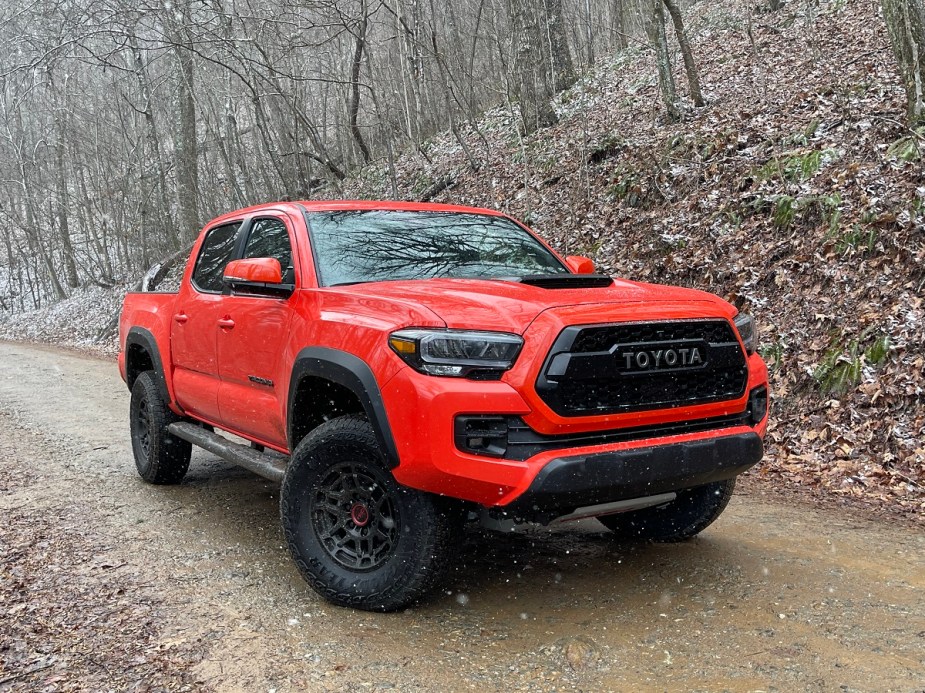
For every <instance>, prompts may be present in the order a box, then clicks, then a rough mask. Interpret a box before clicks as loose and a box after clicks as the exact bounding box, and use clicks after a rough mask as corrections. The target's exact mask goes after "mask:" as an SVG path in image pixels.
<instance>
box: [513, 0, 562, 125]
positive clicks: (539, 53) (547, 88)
mask: <svg viewBox="0 0 925 693" xmlns="http://www.w3.org/2000/svg"><path fill="white" fill-rule="evenodd" d="M537 4H538V3H536V2H534V1H533V0H509V4H508V10H509V13H510V19H511V28H512V30H513V31H512V33H513V40H514V65H513V68H514V75H513V86H514V91H515V95H516V97H517V98H518V99H519V101H520V119H521V123H520V126H521V131H522V132H523V134H525V135H527V134H530V133H531V132H534V131H535V130H538V129H539V128H543V127H547V126H549V125H552V124H554V123H555V122H556V121H557V117H556V112H555V110H554V109H553V107H552V97H553V94H554V93H555V88H554V87H555V85H554V84H553V82H552V75H551V74H550V70H549V66H548V64H547V61H546V60H545V59H544V58H545V55H546V51H544V50H543V46H544V40H543V31H542V28H541V17H540V15H541V13H542V10H541V8H540V7H537Z"/></svg>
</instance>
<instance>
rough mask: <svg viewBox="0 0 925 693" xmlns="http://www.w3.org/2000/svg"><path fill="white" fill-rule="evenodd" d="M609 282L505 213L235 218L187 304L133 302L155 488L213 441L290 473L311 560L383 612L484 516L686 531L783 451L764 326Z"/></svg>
mask: <svg viewBox="0 0 925 693" xmlns="http://www.w3.org/2000/svg"><path fill="white" fill-rule="evenodd" d="M594 272H595V270H594V266H593V264H592V262H591V261H590V260H589V259H587V258H583V257H577V256H569V257H564V258H563V257H561V256H560V255H559V254H557V253H556V252H555V251H553V250H552V249H551V248H550V247H549V246H548V245H547V244H546V243H545V242H544V241H543V240H542V239H540V238H539V237H537V236H536V235H535V234H534V233H533V232H532V231H531V230H530V229H528V228H527V227H526V226H524V225H523V224H521V223H520V222H518V221H516V220H514V219H512V218H511V217H509V216H507V215H505V214H502V213H499V212H495V211H491V210H486V209H476V208H468V207H459V206H449V205H433V204H415V203H389V202H343V201H340V202H303V203H289V202H287V203H278V204H268V205H261V206H257V207H250V208H247V209H243V210H240V211H236V212H232V213H230V214H226V215H224V216H221V217H219V218H217V219H215V220H213V221H212V222H210V223H209V224H208V225H206V227H205V228H204V230H203V231H202V233H201V235H200V236H199V238H198V240H197V242H196V243H195V245H194V246H193V250H192V253H191V255H190V258H189V261H188V262H187V265H186V268H185V271H184V274H183V278H182V282H181V284H180V287H179V290H178V292H176V293H156V292H139V293H130V294H128V295H127V296H126V298H125V303H124V306H123V311H122V316H121V322H120V343H121V350H120V354H119V369H120V372H121V375H122V377H123V379H124V380H125V382H126V383H127V385H128V387H129V388H130V390H131V404H130V431H131V440H132V449H133V452H134V457H135V463H136V466H137V469H138V473H139V474H140V476H141V477H142V478H143V479H144V480H145V481H148V482H151V483H154V484H172V483H177V482H179V481H180V480H181V479H182V478H183V476H184V474H185V473H186V471H187V468H188V467H189V463H190V454H191V448H192V445H197V446H199V447H202V448H205V449H206V450H208V451H211V452H212V453H214V454H216V455H219V456H220V457H222V458H225V459H227V460H230V461H231V462H234V463H236V464H239V465H241V466H244V467H245V468H247V469H250V470H252V471H254V472H256V473H258V474H261V475H262V476H264V477H266V478H268V479H272V480H274V481H278V482H281V491H280V512H281V519H282V528H283V533H284V535H285V538H286V542H287V543H288V547H289V550H290V552H291V554H292V557H293V559H294V561H295V563H296V565H297V566H298V569H299V570H300V572H301V573H302V575H303V577H304V578H305V579H306V580H307V581H308V583H309V584H310V585H311V586H312V587H313V588H315V589H316V590H317V591H318V592H319V593H320V594H321V595H322V596H324V597H325V598H326V599H328V600H330V601H331V602H333V603H335V604H339V605H344V606H352V607H356V608H360V609H369V610H380V611H385V610H394V609H399V608H402V607H404V606H407V605H408V604H410V603H412V602H414V601H415V600H418V599H420V598H421V597H422V596H424V595H425V594H426V593H428V592H429V591H431V590H433V589H434V588H435V586H436V585H438V584H439V581H440V579H441V576H442V574H443V573H444V571H445V568H446V567H447V565H448V564H449V563H450V559H451V554H452V553H453V552H454V551H455V550H456V548H455V544H454V543H455V542H456V541H457V538H458V536H459V534H458V533H459V531H460V528H461V527H462V525H463V524H464V523H465V522H466V521H467V520H472V519H476V518H480V519H481V520H482V521H483V522H484V523H487V524H488V525H490V526H505V527H507V526H512V525H516V524H518V523H541V524H549V523H553V522H555V523H559V522H567V521H570V520H576V519H580V518H587V517H596V518H597V519H598V520H600V522H601V523H602V524H603V525H604V527H606V528H608V529H609V530H612V531H613V532H614V534H615V535H616V536H617V537H619V538H621V539H625V540H643V541H681V540H684V539H688V538H690V537H692V536H694V535H696V534H698V533H699V532H701V531H702V530H703V529H704V528H706V527H707V526H708V525H709V524H710V523H711V522H713V521H714V520H715V519H716V518H717V517H718V516H719V515H720V513H721V512H722V511H723V509H724V508H725V506H726V504H727V502H728V501H729V498H730V496H731V494H732V490H733V486H734V484H735V478H736V476H737V475H739V474H741V473H742V472H744V471H745V470H746V469H748V468H749V467H751V466H752V465H754V464H755V463H757V462H758V461H759V460H760V459H761V456H762V452H763V445H762V441H763V438H764V434H765V430H766V426H767V412H768V380H767V369H766V367H765V365H764V363H763V362H762V360H761V358H760V357H759V356H758V354H756V352H755V341H756V330H755V324H754V322H753V321H752V319H751V318H750V317H749V316H747V315H744V314H741V313H738V312H737V311H736V309H735V308H734V307H733V306H731V305H730V304H728V303H726V302H725V301H723V300H721V299H719V298H717V297H716V296H713V295H711V294H709V293H705V292H702V291H695V290H691V289H682V288H672V287H666V286H658V285H653V284H643V283H639V282H633V281H626V280H623V279H612V278H611V277H608V276H603V275H600V274H595V273H594ZM227 434H232V436H233V437H230V436H229V435H227ZM242 439H243V442H242Z"/></svg>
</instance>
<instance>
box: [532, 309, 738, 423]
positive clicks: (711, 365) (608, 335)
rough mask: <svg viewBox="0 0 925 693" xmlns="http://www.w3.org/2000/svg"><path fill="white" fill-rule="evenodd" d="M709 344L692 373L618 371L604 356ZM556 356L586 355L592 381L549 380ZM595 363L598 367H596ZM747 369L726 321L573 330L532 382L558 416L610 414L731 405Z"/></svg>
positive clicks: (559, 342) (563, 337) (563, 336)
mask: <svg viewBox="0 0 925 693" xmlns="http://www.w3.org/2000/svg"><path fill="white" fill-rule="evenodd" d="M691 339H697V340H703V341H706V342H707V343H708V344H709V358H708V360H707V363H706V364H705V366H704V367H703V368H701V369H696V370H658V371H656V370H653V371H646V372H642V373H633V374H629V373H620V372H619V371H617V369H616V367H615V364H614V360H613V356H611V355H610V353H609V350H610V349H611V348H612V347H613V346H614V345H615V344H636V345H638V344H645V343H654V344H664V343H666V342H672V341H675V340H677V341H680V340H691ZM559 353H570V354H590V355H591V358H592V359H594V363H595V366H596V367H595V369H594V370H595V376H594V377H593V378H570V377H569V376H568V374H566V375H558V376H549V377H548V378H547V370H548V367H549V365H550V363H551V361H552V357H553V356H554V355H556V354H559ZM598 363H599V367H597V364H598ZM747 380H748V368H747V365H746V362H745V357H744V354H743V353H742V349H741V347H740V346H739V343H738V341H737V339H736V336H735V333H734V332H733V328H732V326H731V325H730V324H729V323H728V322H726V321H725V320H695V321H685V322H657V323H624V324H619V325H595V326H590V327H572V328H567V329H566V330H564V331H563V332H562V334H561V335H560V336H559V338H558V339H557V340H556V344H555V345H554V346H553V349H552V350H551V351H550V357H549V359H548V360H547V363H546V366H545V367H544V369H543V372H542V374H541V375H540V378H539V379H538V381H537V392H538V393H539V394H540V396H541V397H542V398H543V400H544V401H545V402H546V403H547V404H548V405H549V406H550V407H551V408H552V409H553V411H555V412H556V413H558V414H560V415H562V416H581V415H591V414H611V413H618V412H625V411H641V410H646V409H660V408H666V407H680V406H686V405H691V404H705V403H708V402H718V401H722V400H727V399H736V398H738V397H741V396H742V395H743V394H744V393H745V386H746V383H747Z"/></svg>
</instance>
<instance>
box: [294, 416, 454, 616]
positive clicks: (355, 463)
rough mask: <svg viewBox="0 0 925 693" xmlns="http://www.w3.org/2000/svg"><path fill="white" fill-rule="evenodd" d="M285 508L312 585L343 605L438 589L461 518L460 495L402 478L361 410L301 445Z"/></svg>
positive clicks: (393, 603)
mask: <svg viewBox="0 0 925 693" xmlns="http://www.w3.org/2000/svg"><path fill="white" fill-rule="evenodd" d="M280 515H281V519H282V525H283V533H284V534H285V536H286V542H287V543H288V545H289V551H290V553H291V554H292V558H293V559H294V561H295V563H296V565H297V566H298V568H299V572H301V574H302V577H304V578H305V580H306V581H307V582H308V584H309V585H311V586H312V587H313V588H314V589H315V591H317V592H318V593H319V594H320V595H321V596H322V597H324V598H325V599H327V600H328V601H330V602H332V603H334V604H337V605H338V606H346V607H353V608H357V609H364V610H367V611H395V610H397V609H402V608H404V607H406V606H408V605H410V604H412V603H414V602H416V601H418V600H419V599H421V598H422V597H423V596H425V595H426V594H427V593H428V592H430V591H431V590H432V589H434V588H435V587H436V586H437V584H438V583H439V582H440V580H441V578H442V577H443V575H444V573H445V571H446V569H447V567H448V565H449V563H450V556H451V552H452V549H453V546H454V543H455V542H456V540H457V538H458V537H459V532H460V530H461V528H462V522H463V513H462V511H461V509H460V508H459V507H457V506H456V505H454V504H453V503H452V502H449V501H446V500H445V499H442V498H440V497H438V496H434V495H431V494H428V493H423V492H421V491H416V490H414V489H410V488H407V487H404V486H401V485H400V484H399V483H398V482H396V481H395V478H394V477H393V476H392V473H391V471H389V469H388V466H387V465H386V462H385V456H384V455H383V453H382V450H381V449H380V446H379V444H378V442H377V440H376V436H375V434H374V432H373V429H372V427H371V426H370V424H369V422H367V421H366V420H365V419H363V418H360V417H357V416H341V417H338V418H336V419H332V420H331V421H328V422H326V423H324V424H322V425H321V426H319V427H318V428H316V429H315V430H314V431H312V432H311V433H309V434H308V435H307V436H306V437H305V438H304V439H303V440H302V441H301V442H300V443H299V444H298V445H297V446H296V449H295V451H294V452H293V454H292V458H291V459H290V461H289V465H288V467H287V469H286V476H285V478H284V479H283V486H282V490H281V492H280ZM358 523H361V524H358ZM364 563H365V565H363V564H364Z"/></svg>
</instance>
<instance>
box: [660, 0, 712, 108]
mask: <svg viewBox="0 0 925 693" xmlns="http://www.w3.org/2000/svg"><path fill="white" fill-rule="evenodd" d="M662 2H664V3H665V7H666V8H668V14H670V15H671V22H672V23H673V24H674V32H675V34H676V35H677V37H678V45H679V46H680V47H681V57H682V58H684V71H685V72H686V73H687V83H688V84H689V85H690V90H691V100H692V101H693V102H694V105H695V106H703V105H705V103H706V102H705V101H704V100H703V92H702V91H701V90H700V74H699V73H698V72H697V63H695V62H694V54H693V53H692V52H691V44H690V43H689V42H688V40H687V32H686V31H685V30H684V20H683V19H682V18H681V10H680V9H678V4H677V2H675V0H662Z"/></svg>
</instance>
